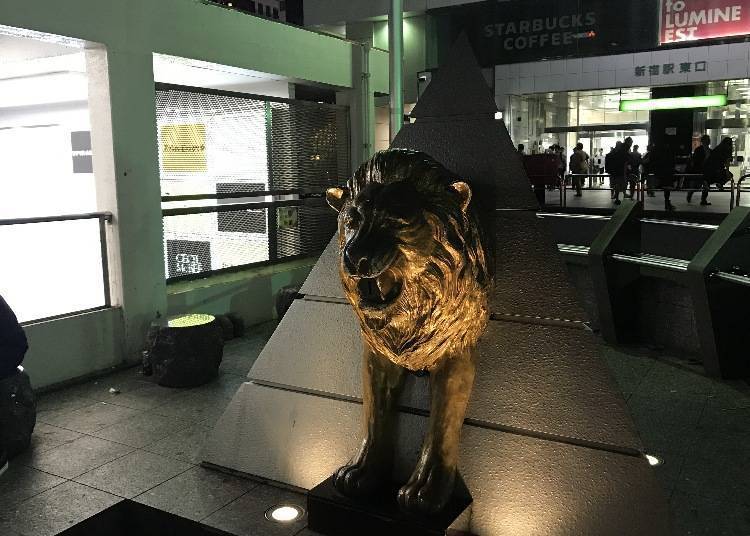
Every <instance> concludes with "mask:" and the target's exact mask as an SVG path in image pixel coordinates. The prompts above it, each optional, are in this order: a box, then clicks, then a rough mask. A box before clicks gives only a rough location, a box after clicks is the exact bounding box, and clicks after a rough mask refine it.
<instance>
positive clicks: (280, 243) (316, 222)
mask: <svg viewBox="0 0 750 536" xmlns="http://www.w3.org/2000/svg"><path fill="white" fill-rule="evenodd" d="M277 211H278V212H277V221H278V231H277V256H278V258H280V259H281V258H284V257H293V256H296V255H316V254H318V253H320V252H321V251H323V250H324V249H325V247H326V245H327V244H328V242H329V241H330V240H331V237H332V236H333V235H334V233H335V232H336V215H335V213H334V212H333V211H332V210H331V208H330V207H329V206H328V205H326V204H325V203H322V202H321V206H317V207H310V206H302V207H279V208H278V209H277Z"/></svg>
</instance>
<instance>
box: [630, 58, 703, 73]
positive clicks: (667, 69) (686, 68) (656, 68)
mask: <svg viewBox="0 0 750 536" xmlns="http://www.w3.org/2000/svg"><path fill="white" fill-rule="evenodd" d="M707 65H708V62H705V61H693V62H683V63H661V64H657V65H637V66H636V67H635V76H647V75H648V76H661V75H665V74H675V73H680V74H684V73H693V72H695V73H702V72H705V71H706V67H707Z"/></svg>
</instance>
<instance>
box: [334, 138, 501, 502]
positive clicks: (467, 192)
mask: <svg viewBox="0 0 750 536" xmlns="http://www.w3.org/2000/svg"><path fill="white" fill-rule="evenodd" d="M326 197H327V200H328V203H329V204H330V205H331V206H332V207H333V208H334V209H336V210H338V212H339V251H340V264H339V271H340V275H341V280H342V282H343V284H344V288H345V291H346V295H347V298H348V299H349V301H350V302H351V304H352V306H353V307H354V311H355V312H356V314H357V316H358V317H359V320H360V324H361V327H362V335H363V339H364V346H365V350H364V363H363V399H364V423H363V424H364V431H365V434H364V440H363V442H362V447H361V448H360V450H359V453H358V454H357V456H356V457H355V458H354V459H353V460H352V462H351V463H350V464H349V465H346V466H344V467H342V468H340V469H339V470H338V471H337V472H336V474H335V475H334V484H335V486H336V488H337V489H338V490H339V491H340V492H341V493H344V494H345V495H349V496H360V495H365V494H370V493H373V492H375V491H376V490H378V489H380V488H381V485H383V484H386V483H387V482H388V480H389V478H390V476H391V472H392V462H393V447H394V445H393V443H394V439H395V438H394V435H395V434H394V425H395V422H394V421H395V407H394V406H395V404H396V400H397V398H398V394H399V390H400V387H401V385H402V380H403V378H404V374H405V373H406V371H412V372H428V373H429V375H430V398H431V402H430V422H429V429H428V433H427V436H426V437H425V440H424V443H423V446H422V451H421V455H420V458H419V462H418V464H417V467H416V468H415V469H414V472H413V473H412V475H411V478H410V479H409V481H408V482H407V483H406V484H405V485H404V486H403V487H402V488H401V489H400V490H399V492H398V503H399V505H400V507H401V508H402V509H404V510H406V511H411V512H417V513H422V514H430V513H435V512H438V511H440V510H441V509H442V508H443V507H444V506H445V505H446V503H447V502H448V500H449V499H450V497H451V494H452V492H453V487H454V483H455V478H456V466H457V463H458V447H459V438H460V433H461V426H462V424H463V420H464V414H465V412H466V406H467V405H468V402H469V396H470V395H471V390H472V386H473V384H474V375H475V368H476V345H477V341H478V339H479V337H480V335H481V334H482V333H483V331H484V329H485V327H486V325H487V321H488V318H489V312H488V294H489V288H490V285H491V283H492V276H491V274H490V271H489V269H488V259H487V256H486V254H485V248H484V245H483V234H482V228H481V225H480V223H479V219H478V217H477V213H476V210H475V208H474V204H473V203H472V191H471V188H470V187H469V185H468V184H467V183H466V182H463V181H461V180H460V179H459V178H458V177H456V176H454V175H452V174H451V173H450V172H448V171H447V170H446V169H445V168H444V167H443V166H442V165H440V164H439V163H438V162H436V161H435V160H433V159H432V158H431V157H429V156H428V155H426V154H424V153H419V152H414V151H407V150H396V149H394V150H389V151H383V152H380V153H377V154H376V155H375V156H374V157H372V159H370V160H369V161H368V162H366V163H364V164H363V165H362V166H361V167H360V168H359V170H358V171H357V172H356V173H355V174H354V177H352V178H351V179H350V180H349V184H348V188H347V189H342V188H331V189H329V190H328V192H327V196H326Z"/></svg>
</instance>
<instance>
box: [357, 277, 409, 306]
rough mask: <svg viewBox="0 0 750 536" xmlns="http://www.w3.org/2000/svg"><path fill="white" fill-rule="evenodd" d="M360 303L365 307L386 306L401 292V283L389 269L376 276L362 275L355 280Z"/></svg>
mask: <svg viewBox="0 0 750 536" xmlns="http://www.w3.org/2000/svg"><path fill="white" fill-rule="evenodd" d="M357 291H358V292H359V300H360V303H361V304H362V305H363V306H365V307H386V306H388V305H390V304H392V303H393V302H395V301H396V300H397V299H398V297H399V295H400V294H401V283H400V282H399V281H398V280H397V279H396V278H395V277H394V275H393V273H391V271H390V270H386V271H385V272H383V273H382V274H380V275H379V276H377V277H362V278H360V279H359V280H358V281H357Z"/></svg>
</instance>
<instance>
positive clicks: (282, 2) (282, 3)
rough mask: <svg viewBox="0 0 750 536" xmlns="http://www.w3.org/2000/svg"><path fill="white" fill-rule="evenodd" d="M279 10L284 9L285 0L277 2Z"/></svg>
mask: <svg viewBox="0 0 750 536" xmlns="http://www.w3.org/2000/svg"><path fill="white" fill-rule="evenodd" d="M279 11H286V0H281V2H279Z"/></svg>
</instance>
